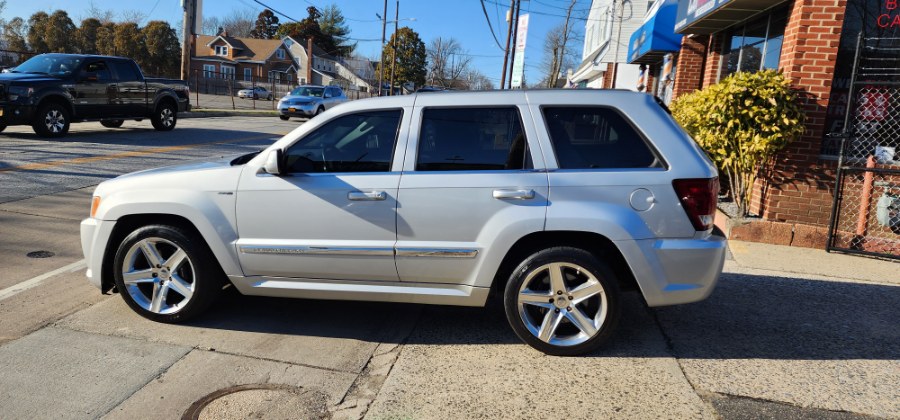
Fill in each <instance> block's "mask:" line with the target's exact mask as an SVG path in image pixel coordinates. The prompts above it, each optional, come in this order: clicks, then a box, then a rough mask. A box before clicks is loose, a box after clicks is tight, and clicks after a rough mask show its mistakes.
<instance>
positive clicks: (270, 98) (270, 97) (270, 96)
mask: <svg viewBox="0 0 900 420" xmlns="http://www.w3.org/2000/svg"><path fill="white" fill-rule="evenodd" d="M273 98H275V97H274V96H272V95H269V97H268V98H267V99H268V100H270V101H271V100H272V99H273Z"/></svg>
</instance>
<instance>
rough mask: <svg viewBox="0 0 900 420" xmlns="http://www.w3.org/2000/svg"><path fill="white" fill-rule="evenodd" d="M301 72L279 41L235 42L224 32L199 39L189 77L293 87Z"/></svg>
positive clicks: (239, 40) (234, 38) (251, 39)
mask: <svg viewBox="0 0 900 420" xmlns="http://www.w3.org/2000/svg"><path fill="white" fill-rule="evenodd" d="M300 72H301V69H300V68H298V63H297V62H296V61H295V60H294V57H293V56H292V55H291V52H290V49H289V48H288V47H287V46H286V45H285V43H284V41H283V40H280V39H256V38H238V37H233V36H229V35H228V33H227V32H225V31H223V32H221V33H220V34H218V35H213V36H211V35H198V36H197V39H196V40H195V42H194V51H193V55H192V56H191V73H192V75H193V74H199V75H200V77H204V78H225V79H235V80H241V81H247V82H250V81H254V80H255V81H257V82H260V81H262V82H267V83H269V82H275V83H287V84H295V83H296V82H297V81H298V79H297V74H298V73H300Z"/></svg>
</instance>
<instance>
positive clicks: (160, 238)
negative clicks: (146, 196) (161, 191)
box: [113, 225, 225, 323]
mask: <svg viewBox="0 0 900 420" xmlns="http://www.w3.org/2000/svg"><path fill="white" fill-rule="evenodd" d="M147 244H150V246H152V249H153V250H154V251H153V252H155V253H156V255H158V257H159V259H160V260H161V264H159V265H157V267H155V268H154V267H153V265H154V264H153V263H152V262H151V258H150V257H148V256H147V255H148V254H147V252H146V251H143V250H142V246H145V245H147ZM176 249H180V250H183V251H184V253H185V255H186V259H185V260H184V262H182V263H181V264H179V265H178V266H176V267H174V268H173V267H170V266H167V263H168V262H169V261H171V259H172V258H171V257H172V256H173V255H174V254H175V250H176ZM126 264H128V267H129V271H140V272H141V273H142V274H143V275H147V273H148V272H151V271H152V273H153V274H151V275H152V277H149V276H148V277H146V278H143V280H139V283H137V282H136V283H135V284H131V285H126V283H125V277H124V276H125V275H124V273H123V268H124V267H125V265H126ZM167 269H172V270H171V272H170V271H168V270H167ZM113 273H114V274H115V280H116V290H118V291H119V294H121V295H122V299H124V300H125V303H127V304H128V306H130V307H131V309H132V310H134V311H135V312H137V313H138V314H139V315H141V316H143V317H144V318H147V319H151V320H153V321H157V322H166V323H179V322H183V321H187V320H189V319H191V318H193V317H195V316H197V315H199V314H201V313H202V312H203V311H205V310H206V309H207V308H209V305H210V304H212V303H213V302H214V301H215V300H216V298H217V297H218V296H219V294H220V293H221V292H222V287H223V284H224V283H225V282H224V277H225V275H224V273H222V269H221V268H220V267H219V265H218V263H217V262H216V259H215V256H213V254H212V252H211V251H210V250H209V247H207V246H206V243H205V242H203V240H202V239H201V238H199V237H197V235H196V234H192V233H189V232H188V231H185V230H183V229H181V228H178V227H175V226H167V225H150V226H144V227H141V228H139V229H137V230H135V231H134V232H132V233H131V234H130V235H128V236H127V237H126V238H125V239H124V240H123V241H122V243H121V244H119V249H118V251H117V252H116V258H115V260H114V265H113ZM138 277H139V276H138ZM176 283H177V284H176ZM176 286H177V287H176ZM160 287H165V289H163V290H162V298H161V299H160V300H159V302H160V304H159V305H158V306H157V309H158V310H157V311H154V310H153V306H154V302H153V295H154V292H155V291H157V290H160V289H159V288H160ZM185 287H190V288H191V290H192V293H191V294H190V296H189V297H186V296H185V295H184V294H181V292H179V290H185V289H184V288H185ZM163 305H166V307H163ZM148 306H149V307H148Z"/></svg>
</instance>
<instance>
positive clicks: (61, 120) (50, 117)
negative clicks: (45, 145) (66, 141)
mask: <svg viewBox="0 0 900 420" xmlns="http://www.w3.org/2000/svg"><path fill="white" fill-rule="evenodd" d="M44 125H46V126H47V130H48V131H50V132H51V133H54V134H55V133H61V132H62V131H63V130H64V129H65V127H66V116H65V115H63V113H62V112H60V111H59V110H58V109H51V110H49V111H47V113H46V114H44Z"/></svg>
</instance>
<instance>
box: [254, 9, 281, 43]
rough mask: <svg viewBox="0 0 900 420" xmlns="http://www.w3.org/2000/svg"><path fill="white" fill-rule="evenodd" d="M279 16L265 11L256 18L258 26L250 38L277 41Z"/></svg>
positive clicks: (267, 10)
mask: <svg viewBox="0 0 900 420" xmlns="http://www.w3.org/2000/svg"><path fill="white" fill-rule="evenodd" d="M279 26H280V25H279V24H278V16H275V14H274V13H272V11H271V10H269V9H266V10H263V11H262V12H261V13H260V14H259V16H258V17H257V18H256V26H254V28H253V30H252V31H251V32H250V38H258V39H275V37H276V36H277V35H278V27H279Z"/></svg>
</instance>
